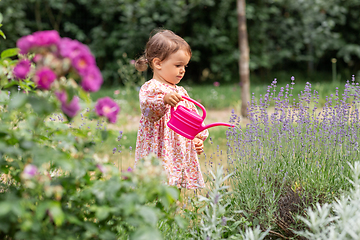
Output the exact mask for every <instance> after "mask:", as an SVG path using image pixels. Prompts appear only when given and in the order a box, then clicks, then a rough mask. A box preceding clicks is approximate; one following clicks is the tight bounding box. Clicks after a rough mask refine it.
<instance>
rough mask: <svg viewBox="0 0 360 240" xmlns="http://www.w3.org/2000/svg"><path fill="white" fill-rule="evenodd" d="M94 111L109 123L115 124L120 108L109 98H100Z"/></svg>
mask: <svg viewBox="0 0 360 240" xmlns="http://www.w3.org/2000/svg"><path fill="white" fill-rule="evenodd" d="M95 111H96V113H97V114H98V115H99V116H104V117H106V118H107V119H108V120H109V121H110V122H111V123H116V119H117V114H118V112H119V111H120V107H119V106H118V105H117V103H116V102H115V101H114V100H112V99H111V98H109V97H104V98H100V99H99V100H98V102H97V103H96V105H95Z"/></svg>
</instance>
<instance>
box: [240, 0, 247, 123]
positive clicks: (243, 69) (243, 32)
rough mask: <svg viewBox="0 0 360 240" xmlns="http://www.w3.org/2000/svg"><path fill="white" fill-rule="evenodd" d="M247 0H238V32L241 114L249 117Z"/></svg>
mask: <svg viewBox="0 0 360 240" xmlns="http://www.w3.org/2000/svg"><path fill="white" fill-rule="evenodd" d="M245 6H246V3H245V0H237V15H238V34H239V50H240V58H239V74H240V89H241V90H240V91H241V115H242V116H243V117H248V111H247V108H248V106H249V103H250V70H249V43H248V36H247V28H246V13H245Z"/></svg>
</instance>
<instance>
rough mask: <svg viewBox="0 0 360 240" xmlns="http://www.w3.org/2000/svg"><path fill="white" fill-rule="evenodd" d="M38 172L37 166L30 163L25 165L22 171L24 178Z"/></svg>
mask: <svg viewBox="0 0 360 240" xmlns="http://www.w3.org/2000/svg"><path fill="white" fill-rule="evenodd" d="M37 173H38V169H37V167H36V166H34V165H32V164H28V165H26V166H25V168H24V171H23V172H22V174H23V177H24V178H32V177H34V176H35V175H36V174H37Z"/></svg>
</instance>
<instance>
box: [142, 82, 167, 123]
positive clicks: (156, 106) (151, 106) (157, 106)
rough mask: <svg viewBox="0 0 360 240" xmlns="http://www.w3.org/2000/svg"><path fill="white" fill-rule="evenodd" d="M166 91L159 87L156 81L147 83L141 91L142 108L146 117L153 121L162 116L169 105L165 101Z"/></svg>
mask: <svg viewBox="0 0 360 240" xmlns="http://www.w3.org/2000/svg"><path fill="white" fill-rule="evenodd" d="M165 95H166V93H165V92H164V91H162V90H161V89H159V88H158V87H157V86H156V85H155V84H154V83H151V82H148V83H145V84H144V85H143V86H142V87H141V89H140V93H139V100H140V109H141V113H142V115H143V116H144V117H146V118H148V119H149V120H150V121H151V122H156V121H158V120H159V119H160V118H162V117H163V116H164V115H165V113H166V112H167V111H168V109H169V107H168V106H166V104H165V103H164V96H165Z"/></svg>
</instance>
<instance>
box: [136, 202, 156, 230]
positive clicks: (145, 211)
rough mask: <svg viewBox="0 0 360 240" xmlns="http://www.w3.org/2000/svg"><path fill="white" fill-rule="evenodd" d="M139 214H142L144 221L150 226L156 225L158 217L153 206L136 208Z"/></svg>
mask: <svg viewBox="0 0 360 240" xmlns="http://www.w3.org/2000/svg"><path fill="white" fill-rule="evenodd" d="M138 212H139V215H140V216H142V218H143V219H144V221H145V222H146V223H148V224H150V225H152V226H154V227H155V226H156V224H157V221H158V217H157V215H156V212H155V210H154V209H153V208H150V207H147V206H141V207H140V208H139V210H138Z"/></svg>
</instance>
